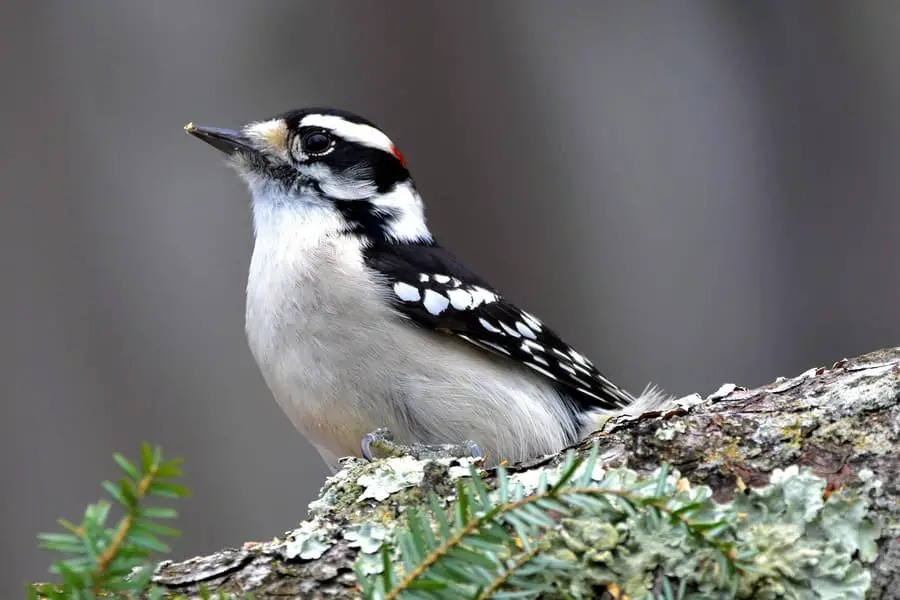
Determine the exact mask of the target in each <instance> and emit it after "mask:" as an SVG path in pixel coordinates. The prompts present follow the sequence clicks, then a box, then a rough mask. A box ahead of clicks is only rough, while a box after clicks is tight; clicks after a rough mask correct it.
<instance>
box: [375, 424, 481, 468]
mask: <svg viewBox="0 0 900 600" xmlns="http://www.w3.org/2000/svg"><path fill="white" fill-rule="evenodd" d="M373 450H381V451H382V452H383V453H384V454H386V456H385V457H389V456H412V457H413V458H417V459H420V460H425V459H433V458H476V459H478V458H483V457H484V453H483V452H482V451H481V448H480V447H479V446H478V444H476V443H475V442H473V441H472V440H465V441H464V442H461V443H459V444H421V443H418V442H415V443H412V444H398V443H397V442H395V441H394V436H393V434H392V433H391V432H390V430H388V429H386V428H384V427H382V428H379V429H376V430H375V431H373V432H372V433H370V434H368V435H366V436H365V437H364V438H363V439H362V441H361V442H360V451H361V453H362V456H363V458H365V459H366V460H368V461H370V462H371V461H373V460H375V459H376V458H381V457H377V456H375V455H374V454H373V452H372V451H373Z"/></svg>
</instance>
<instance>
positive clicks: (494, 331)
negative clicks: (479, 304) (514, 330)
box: [478, 317, 503, 333]
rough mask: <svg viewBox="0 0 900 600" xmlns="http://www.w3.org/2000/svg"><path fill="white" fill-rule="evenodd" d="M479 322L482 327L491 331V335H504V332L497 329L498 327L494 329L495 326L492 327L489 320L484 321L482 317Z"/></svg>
mask: <svg viewBox="0 0 900 600" xmlns="http://www.w3.org/2000/svg"><path fill="white" fill-rule="evenodd" d="M478 322H479V323H481V326H482V327H484V328H485V329H487V330H488V331H490V332H491V333H503V332H502V331H500V330H499V329H497V328H496V327H494V326H493V325H491V323H490V321H488V320H487V319H483V318H481V317H478Z"/></svg>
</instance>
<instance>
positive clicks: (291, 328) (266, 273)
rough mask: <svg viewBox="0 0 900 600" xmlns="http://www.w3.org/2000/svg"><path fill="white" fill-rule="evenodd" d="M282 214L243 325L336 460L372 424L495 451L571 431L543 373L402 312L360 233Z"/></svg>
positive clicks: (267, 239) (309, 429)
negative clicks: (312, 230)
mask: <svg viewBox="0 0 900 600" xmlns="http://www.w3.org/2000/svg"><path fill="white" fill-rule="evenodd" d="M281 221H282V222H279V224H278V225H277V226H270V227H269V229H268V230H265V231H263V230H261V229H258V233H257V241H256V246H255V248H254V252H253V258H252V260H251V266H250V277H249V281H248V286H247V321H246V328H247V337H248V341H249V344H250V349H251V351H252V353H253V355H254V357H255V358H256V361H257V363H258V364H259V366H260V369H261V370H262V373H263V376H264V377H265V380H266V382H267V383H268V386H269V388H270V389H271V391H272V393H273V395H274V396H275V399H276V400H277V401H278V403H279V404H280V405H281V407H282V409H283V410H284V411H285V413H286V414H287V416H288V417H289V418H290V419H291V421H292V422H293V423H294V425H295V427H297V429H298V430H300V431H301V432H302V433H303V434H304V435H306V436H307V438H308V439H309V440H310V441H311V442H312V443H313V444H315V445H316V447H317V448H319V450H320V452H322V454H323V456H324V457H325V458H326V460H327V461H328V462H330V463H332V466H334V465H333V460H334V458H335V457H340V456H348V455H359V444H360V441H361V439H362V438H363V436H365V435H366V434H367V433H370V432H371V431H373V430H374V429H376V428H378V427H388V428H389V429H390V430H391V431H392V432H393V433H394V435H395V437H396V439H397V440H398V441H400V442H411V441H419V442H426V443H439V442H454V443H455V442H460V441H462V440H464V439H472V440H474V441H476V442H477V443H478V444H479V446H480V447H481V448H482V450H483V451H484V452H485V453H486V454H487V456H488V458H489V460H491V461H492V462H494V461H496V460H500V459H508V460H511V461H514V460H519V459H523V458H526V457H530V456H535V455H539V454H542V453H549V452H555V451H557V450H559V449H560V448H562V447H563V446H564V445H566V444H567V443H568V442H570V441H571V439H572V436H573V435H575V433H576V428H577V424H576V423H575V422H574V421H573V419H572V417H571V415H569V414H568V413H567V412H566V410H565V409H564V408H563V406H562V404H561V402H560V399H559V396H558V394H557V393H556V391H555V390H554V389H553V388H552V387H551V386H550V385H549V384H548V383H547V382H545V381H544V380H543V379H542V378H540V377H539V376H537V375H535V374H533V373H531V372H530V371H527V370H526V369H524V368H519V367H517V366H516V365H512V364H510V363H509V362H508V361H506V359H502V358H494V357H493V356H491V355H489V354H487V353H486V352H484V351H482V350H480V349H477V348H475V347H473V346H470V345H468V344H467V343H465V342H463V341H460V340H457V339H455V338H453V337H451V336H449V335H444V334H439V333H433V332H430V331H426V330H424V329H421V328H419V327H417V326H416V325H414V324H413V323H412V322H411V321H409V320H406V319H404V318H403V317H401V316H400V315H399V314H398V313H397V312H396V311H394V310H393V309H391V308H390V307H389V304H388V302H387V298H386V297H382V294H383V293H386V291H385V290H386V289H387V288H386V287H385V286H379V285H377V282H376V281H375V275H374V274H372V273H371V272H369V271H368V270H367V269H366V268H365V267H364V266H363V265H362V263H361V261H360V258H359V257H360V252H359V247H358V245H357V244H358V242H357V241H356V240H355V238H350V237H333V238H326V239H310V238H309V237H305V236H303V235H302V234H301V231H298V230H297V228H298V224H297V223H293V224H291V223H284V222H283V221H284V219H282V220H281ZM300 225H302V223H301V224H300Z"/></svg>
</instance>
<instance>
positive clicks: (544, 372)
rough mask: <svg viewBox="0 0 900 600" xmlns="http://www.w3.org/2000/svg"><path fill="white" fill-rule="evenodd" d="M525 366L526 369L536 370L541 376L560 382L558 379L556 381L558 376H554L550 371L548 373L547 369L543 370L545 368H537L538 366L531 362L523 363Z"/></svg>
mask: <svg viewBox="0 0 900 600" xmlns="http://www.w3.org/2000/svg"><path fill="white" fill-rule="evenodd" d="M523 364H524V365H525V366H526V367H529V368H531V369H534V370H535V371H537V372H538V373H541V374H543V375H546V376H547V377H549V378H550V379H553V380H555V381H559V380H558V379H556V375H554V374H553V373H551V372H550V371H548V370H547V369H545V368H543V367H539V366H537V365H536V364H534V363H531V362H525V363H523Z"/></svg>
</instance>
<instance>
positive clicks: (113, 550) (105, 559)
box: [82, 464, 159, 592]
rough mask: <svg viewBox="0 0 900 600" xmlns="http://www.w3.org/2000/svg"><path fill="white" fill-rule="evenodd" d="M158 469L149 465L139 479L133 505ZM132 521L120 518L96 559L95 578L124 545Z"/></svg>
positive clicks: (143, 492) (99, 575)
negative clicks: (103, 549)
mask: <svg viewBox="0 0 900 600" xmlns="http://www.w3.org/2000/svg"><path fill="white" fill-rule="evenodd" d="M158 468H159V465H157V464H151V465H150V469H149V471H148V472H147V473H145V474H144V475H143V477H141V478H140V481H139V482H138V485H137V489H136V490H135V494H134V499H135V503H138V502H140V501H141V500H143V499H144V498H145V496H146V494H147V490H148V489H149V487H150V484H151V483H153V480H154V479H155V478H156V472H157V469H158ZM134 520H135V514H134V513H128V514H126V515H125V516H124V517H122V520H121V521H119V525H118V527H116V532H115V534H113V537H112V540H110V543H109V546H107V547H106V550H105V551H104V552H103V554H102V555H100V558H98V559H97V566H96V567H95V568H94V575H95V576H96V577H98V578H99V577H101V576H102V575H103V573H104V572H105V571H106V569H107V567H108V566H109V563H110V562H112V560H113V559H114V558H115V557H116V556H117V555H118V554H119V551H120V550H121V549H122V545H123V544H124V543H125V539H126V537H127V536H128V533H129V532H130V531H131V528H132V526H133V524H134ZM82 535H83V532H82ZM96 586H97V584H96V583H95V588H94V591H95V592H97V591H99V590H98V589H97V587H96Z"/></svg>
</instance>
